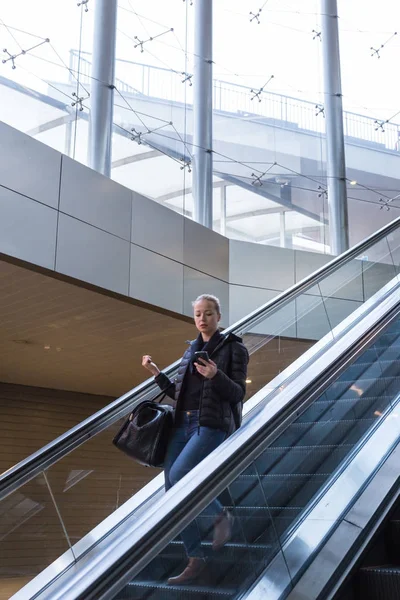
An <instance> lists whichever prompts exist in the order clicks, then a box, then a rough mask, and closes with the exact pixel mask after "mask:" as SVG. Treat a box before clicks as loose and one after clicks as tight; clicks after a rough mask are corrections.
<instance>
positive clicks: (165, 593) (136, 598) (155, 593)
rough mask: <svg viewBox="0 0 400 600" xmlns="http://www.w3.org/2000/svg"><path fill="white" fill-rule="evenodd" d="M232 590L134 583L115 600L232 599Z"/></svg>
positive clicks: (145, 582)
mask: <svg viewBox="0 0 400 600" xmlns="http://www.w3.org/2000/svg"><path fill="white" fill-rule="evenodd" d="M233 594H234V590H232V589H224V588H222V587H218V588H217V589H216V588H214V587H213V586H202V585H199V584H198V583H197V584H195V583H193V585H192V586H190V585H168V584H167V583H159V584H154V583H153V582H152V581H151V580H150V581H140V582H139V581H138V582H136V581H133V582H132V583H130V584H128V586H126V588H125V589H124V590H123V592H121V593H120V594H118V596H116V599H115V600H144V599H145V598H149V599H150V598H151V600H188V599H189V598H193V599H195V600H213V599H214V598H215V599H217V598H231V597H232V596H233Z"/></svg>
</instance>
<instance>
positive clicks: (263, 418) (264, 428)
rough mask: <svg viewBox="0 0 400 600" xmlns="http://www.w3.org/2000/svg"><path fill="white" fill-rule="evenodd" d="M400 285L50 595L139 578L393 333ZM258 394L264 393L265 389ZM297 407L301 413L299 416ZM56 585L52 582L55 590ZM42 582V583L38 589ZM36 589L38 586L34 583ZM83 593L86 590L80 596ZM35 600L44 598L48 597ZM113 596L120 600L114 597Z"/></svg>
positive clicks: (87, 592)
mask: <svg viewBox="0 0 400 600" xmlns="http://www.w3.org/2000/svg"><path fill="white" fill-rule="evenodd" d="M398 287H399V284H396V286H394V287H393V289H392V292H393V290H396V292H395V293H391V292H389V293H388V294H385V295H384V297H383V298H382V301H380V300H378V301H376V300H375V302H374V304H373V306H368V307H366V306H363V307H362V308H364V313H363V317H362V318H361V321H359V322H357V323H356V324H355V326H354V327H350V328H347V329H346V332H345V334H344V336H343V338H340V339H338V341H337V342H336V343H335V344H334V345H333V346H332V347H331V348H329V349H328V350H327V352H325V353H323V354H322V355H321V356H319V358H318V359H317V361H316V362H314V363H312V364H309V365H308V366H307V367H306V368H305V369H304V371H303V372H302V373H301V375H300V376H299V377H297V378H296V380H295V381H293V382H292V383H291V384H290V385H289V386H288V387H287V388H286V389H285V390H284V391H283V392H282V393H281V394H280V395H279V396H277V397H275V399H274V401H273V402H271V403H269V404H268V405H265V406H264V407H263V409H262V411H261V412H260V413H259V414H258V416H257V419H251V420H249V421H247V422H246V423H245V424H244V425H243V426H242V427H241V428H240V429H239V430H238V431H237V432H236V433H235V434H234V435H232V436H231V437H230V438H228V440H227V441H225V443H224V446H223V447H222V446H220V447H218V448H217V449H216V450H214V452H213V453H212V455H210V456H208V457H206V458H205V459H204V460H203V462H202V463H201V464H200V465H197V466H196V467H194V469H193V470H192V471H191V477H190V478H189V480H186V478H184V479H183V480H181V481H179V482H178V483H177V484H176V485H175V486H174V487H173V488H172V490H169V492H168V496H164V497H163V498H159V499H157V500H156V501H155V502H154V503H152V504H151V505H150V506H149V507H148V510H147V512H146V513H143V514H142V515H141V518H140V520H139V521H138V520H137V519H135V518H134V515H132V516H133V518H132V520H130V519H129V517H128V519H127V520H123V522H122V521H121V522H120V523H119V525H117V526H116V527H115V526H114V527H112V528H111V529H110V530H109V532H108V533H107V534H106V535H104V537H103V539H102V540H99V541H98V542H99V543H97V544H96V546H95V547H93V554H91V552H89V553H88V554H85V559H84V561H82V562H83V563H84V564H83V566H82V571H81V569H80V565H79V561H78V563H77V564H76V567H77V568H76V570H75V571H72V572H71V571H70V570H68V569H67V570H65V571H64V573H62V574H61V577H59V578H58V577H57V578H56V579H54V580H53V582H54V583H55V585H56V589H57V594H56V595H54V596H53V595H51V596H49V595H46V596H45V597H46V598H50V597H51V598H53V597H54V598H65V599H66V600H70V599H72V598H78V599H79V600H80V599H83V598H87V599H89V600H92V598H98V597H102V598H103V597H105V596H103V594H101V595H97V592H98V591H99V590H96V591H95V592H93V591H92V583H93V582H94V580H95V579H97V580H99V581H100V580H101V583H102V585H103V584H104V585H109V584H110V585H111V586H112V585H114V583H115V585H116V586H117V587H119V585H120V583H121V582H122V581H123V575H122V570H123V569H125V568H126V569H127V570H129V571H130V569H133V572H132V573H133V575H136V574H137V573H138V572H139V571H140V570H141V569H142V568H143V567H144V566H145V565H146V564H148V562H149V561H150V560H151V559H152V558H154V556H155V555H156V554H157V553H158V552H159V551H160V550H161V549H162V548H163V547H164V546H165V544H166V543H168V542H169V541H171V540H172V539H174V538H175V537H176V535H178V534H179V533H180V531H181V530H182V529H183V527H185V526H186V525H187V524H188V523H189V522H190V521H191V520H192V519H193V518H195V517H196V516H197V514H198V513H199V512H200V511H201V510H203V508H204V507H205V506H207V505H208V504H209V502H210V501H211V500H212V499H213V498H215V496H217V495H219V494H220V493H221V492H222V491H223V490H224V489H225V488H226V487H227V486H228V485H230V484H231V483H232V481H233V480H234V479H235V478H236V477H237V476H238V475H240V473H242V472H243V470H244V469H246V468H247V467H248V466H249V464H250V463H251V461H252V460H254V459H255V458H256V457H257V456H258V455H259V454H260V453H261V452H262V451H263V450H264V449H265V448H266V447H268V446H269V445H270V443H271V442H272V441H273V440H274V439H276V437H277V436H278V435H279V434H280V433H281V432H282V431H283V430H284V429H286V427H287V426H288V425H289V424H290V423H292V422H293V421H294V420H295V419H296V418H297V417H298V412H303V410H305V408H307V407H308V406H309V405H310V404H311V403H312V402H313V401H314V399H315V398H317V397H320V395H321V393H323V391H324V390H325V389H326V387H328V386H329V385H330V384H331V382H332V381H334V380H336V379H337V377H338V376H339V375H340V373H341V372H342V371H343V370H344V369H345V368H347V367H348V364H349V361H353V359H354V355H358V354H359V353H360V352H362V351H363V349H364V348H365V347H366V346H369V345H370V343H371V342H373V340H374V339H376V338H377V337H378V336H379V335H380V333H381V332H382V331H383V330H384V329H386V327H387V324H388V322H390V321H392V320H393V319H394V318H398V316H399V312H400V308H399V301H398ZM360 309H361V307H360ZM338 327H339V328H340V327H341V326H340V325H339V326H338ZM257 394H258V395H262V394H263V390H261V391H260V392H258V393H257ZM294 406H295V407H296V410H293V407H294ZM131 500H132V499H131ZM128 502H129V501H128ZM108 535H111V539H109V541H108V542H107V536H108ZM103 542H104V544H106V545H103ZM107 543H108V544H109V545H108V548H109V549H107ZM92 544H93V540H92ZM98 554H101V555H102V560H101V561H99V560H98V558H97V555H98ZM132 573H130V576H131V575H132ZM43 575H44V573H43ZM64 577H65V579H64ZM53 582H50V586H51V585H52V583H53ZM41 583H42V580H41V581H40V582H37V583H36V585H38V584H41ZM47 583H49V582H47ZM47 583H46V586H45V588H43V591H44V590H45V589H46V593H48V592H49V591H50V593H51V587H48V586H47ZM29 585H30V584H28V586H29ZM32 585H35V580H33V582H32ZM64 585H66V587H65V588H64V589H68V590H72V594H64V593H62V589H63V587H64ZM81 586H82V587H81ZM78 589H80V591H79V592H78V593H77V594H76V595H75V590H78ZM82 590H84V591H82ZM35 591H36V590H35ZM116 591H119V590H116ZM101 592H103V589H101ZM39 594H40V592H39ZM36 597H38V600H40V598H41V595H35V598H36ZM107 597H110V598H111V597H112V598H114V595H112V596H111V595H110V596H108V595H107Z"/></svg>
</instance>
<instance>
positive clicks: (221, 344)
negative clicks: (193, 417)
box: [197, 337, 228, 435]
mask: <svg viewBox="0 0 400 600" xmlns="http://www.w3.org/2000/svg"><path fill="white" fill-rule="evenodd" d="M227 339H228V338H227V337H224V339H223V340H221V341H220V343H219V344H218V346H217V347H216V348H214V350H213V351H212V352H211V354H210V358H211V357H212V356H213V355H214V354H215V353H216V351H217V350H219V349H220V348H222V346H223V345H224V344H225V342H226V340H227ZM204 384H205V379H204V380H203V383H202V386H201V396H200V406H199V422H198V425H197V435H200V419H201V409H202V407H203V393H204Z"/></svg>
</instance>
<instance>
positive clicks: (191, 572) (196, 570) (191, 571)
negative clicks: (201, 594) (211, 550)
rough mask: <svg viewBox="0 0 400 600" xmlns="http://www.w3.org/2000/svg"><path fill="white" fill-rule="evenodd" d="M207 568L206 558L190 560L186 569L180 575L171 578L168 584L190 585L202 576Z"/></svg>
mask: <svg viewBox="0 0 400 600" xmlns="http://www.w3.org/2000/svg"><path fill="white" fill-rule="evenodd" d="M205 566H206V560H205V558H195V557H193V558H189V562H188V564H187V567H186V569H184V570H183V571H182V573H181V574H180V575H177V576H176V577H170V578H169V579H168V583H169V584H170V585H182V584H184V583H190V582H191V581H193V580H194V579H197V577H198V576H199V575H200V573H201V572H202V571H203V569H204V567H205Z"/></svg>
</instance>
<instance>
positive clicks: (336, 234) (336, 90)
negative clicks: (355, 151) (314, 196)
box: [321, 0, 349, 254]
mask: <svg viewBox="0 0 400 600" xmlns="http://www.w3.org/2000/svg"><path fill="white" fill-rule="evenodd" d="M321 23H322V31H321V38H322V53H323V63H324V87H325V90H324V92H325V121H326V148H327V180H328V184H327V188H328V206H329V236H330V246H331V252H332V254H341V253H342V252H344V251H345V250H347V249H348V247H349V223H348V210H347V189H346V162H345V150H344V133H343V106H342V84H341V75H340V52H339V27H338V10H337V0H321Z"/></svg>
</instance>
